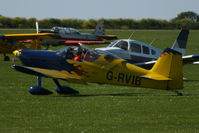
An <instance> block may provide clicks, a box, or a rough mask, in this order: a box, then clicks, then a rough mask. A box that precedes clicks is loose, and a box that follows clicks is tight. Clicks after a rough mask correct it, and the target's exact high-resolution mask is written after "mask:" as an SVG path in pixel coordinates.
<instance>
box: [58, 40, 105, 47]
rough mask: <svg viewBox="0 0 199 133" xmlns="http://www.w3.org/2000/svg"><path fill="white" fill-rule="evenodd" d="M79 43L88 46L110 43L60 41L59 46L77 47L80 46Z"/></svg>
mask: <svg viewBox="0 0 199 133" xmlns="http://www.w3.org/2000/svg"><path fill="white" fill-rule="evenodd" d="M79 43H83V44H87V45H93V44H106V43H109V42H105V41H73V40H67V41H60V42H59V44H61V45H75V46H79Z"/></svg>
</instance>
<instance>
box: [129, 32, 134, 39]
mask: <svg viewBox="0 0 199 133" xmlns="http://www.w3.org/2000/svg"><path fill="white" fill-rule="evenodd" d="M134 33H135V31H133V32H132V33H131V35H130V36H129V38H128V40H130V39H131V37H132V36H133V34H134Z"/></svg>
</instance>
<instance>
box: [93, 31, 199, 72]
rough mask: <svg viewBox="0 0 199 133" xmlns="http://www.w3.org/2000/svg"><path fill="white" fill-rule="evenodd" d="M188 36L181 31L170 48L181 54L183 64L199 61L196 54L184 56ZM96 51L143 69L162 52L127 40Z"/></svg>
mask: <svg viewBox="0 0 199 133" xmlns="http://www.w3.org/2000/svg"><path fill="white" fill-rule="evenodd" d="M188 35H189V30H184V29H182V30H181V32H180V34H179V36H178V38H177V40H176V41H175V42H174V44H173V46H172V49H174V50H176V51H178V52H180V53H182V55H183V63H193V62H195V61H199V55H198V54H197V55H188V56H184V55H185V51H186V44H187V39H188ZM96 50H102V51H106V52H110V53H112V54H114V55H117V56H119V57H120V58H123V59H125V60H127V61H128V62H130V63H132V64H134V65H137V66H140V67H143V68H151V67H152V66H153V65H154V64H155V62H156V60H157V59H158V58H159V56H160V55H161V53H162V50H160V49H158V48H155V47H153V46H151V45H148V44H145V43H143V42H140V41H136V40H129V39H122V40H116V41H114V42H112V43H111V44H109V45H108V46H107V47H106V48H96Z"/></svg>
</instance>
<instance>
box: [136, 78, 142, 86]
mask: <svg viewBox="0 0 199 133" xmlns="http://www.w3.org/2000/svg"><path fill="white" fill-rule="evenodd" d="M135 85H136V86H140V85H141V78H140V77H136V79H135Z"/></svg>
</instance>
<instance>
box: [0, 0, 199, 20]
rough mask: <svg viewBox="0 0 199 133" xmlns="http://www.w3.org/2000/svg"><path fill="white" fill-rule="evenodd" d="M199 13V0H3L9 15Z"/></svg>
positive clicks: (87, 16)
mask: <svg viewBox="0 0 199 133" xmlns="http://www.w3.org/2000/svg"><path fill="white" fill-rule="evenodd" d="M185 11H193V12H195V13H197V14H199V0H2V1H1V4H0V14H1V15H3V16H6V17H25V18H31V17H35V18H37V19H38V20H40V19H45V18H60V19H65V18H66V19H67V18H77V19H86V20H87V19H99V18H113V19H114V18H132V19H136V20H140V19H142V18H153V19H166V20H170V19H172V18H174V17H176V16H177V14H179V13H181V12H185Z"/></svg>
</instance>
